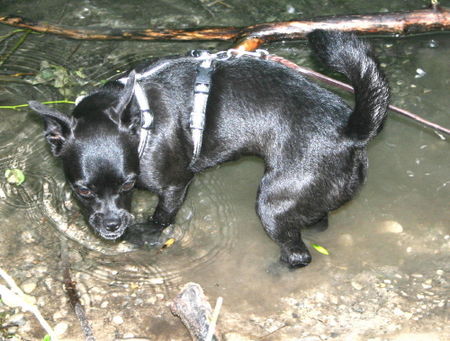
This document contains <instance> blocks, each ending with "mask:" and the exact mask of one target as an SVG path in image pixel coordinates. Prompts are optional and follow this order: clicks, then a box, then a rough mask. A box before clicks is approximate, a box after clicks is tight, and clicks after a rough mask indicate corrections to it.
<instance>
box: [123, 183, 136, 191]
mask: <svg viewBox="0 0 450 341" xmlns="http://www.w3.org/2000/svg"><path fill="white" fill-rule="evenodd" d="M133 187H134V181H128V182H125V183H124V184H123V185H122V187H121V188H120V191H121V192H128V191H130V190H131V189H133Z"/></svg>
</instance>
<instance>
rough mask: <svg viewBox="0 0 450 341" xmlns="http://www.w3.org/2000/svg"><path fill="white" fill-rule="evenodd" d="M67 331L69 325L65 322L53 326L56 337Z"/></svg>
mask: <svg viewBox="0 0 450 341" xmlns="http://www.w3.org/2000/svg"><path fill="white" fill-rule="evenodd" d="M67 329H69V324H68V323H67V322H60V323H58V324H57V325H56V326H55V328H54V331H55V334H56V335H58V336H61V335H63V334H65V333H66V332H67Z"/></svg>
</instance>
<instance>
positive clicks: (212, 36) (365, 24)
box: [0, 6, 450, 50]
mask: <svg viewBox="0 0 450 341" xmlns="http://www.w3.org/2000/svg"><path fill="white" fill-rule="evenodd" d="M0 23H3V24H6V25H10V26H14V27H21V28H26V29H30V30H33V31H36V32H40V33H47V34H55V35H60V36H64V37H67V38H71V39H82V40H153V41H162V40H165V41H167V40H178V41H187V40H225V41H229V40H231V41H241V42H242V43H241V48H244V49H247V50H254V49H255V48H257V47H259V46H260V45H261V44H263V43H267V42H273V41H280V40H295V39H304V38H305V37H306V35H307V34H308V33H309V32H311V31H313V30H314V29H317V28H321V29H330V30H340V31H353V32H358V33H372V34H374V33H377V34H379V33H390V34H412V33H419V32H428V31H443V30H450V11H449V9H447V8H444V7H439V6H433V7H432V8H429V9H423V10H416V11H412V12H393V13H377V14H367V15H344V16H334V17H321V18H314V19H310V20H304V21H299V20H294V21H287V22H275V23H264V24H257V25H252V26H247V27H210V28H198V29H185V30H181V29H172V30H152V29H143V30H130V31H126V30H120V29H114V30H113V31H109V32H108V31H104V32H101V31H90V30H81V29H74V28H66V27H62V26H57V25H51V24H45V23H35V22H32V21H28V20H26V19H24V18H22V17H19V16H0ZM246 44H250V46H251V47H247V45H246Z"/></svg>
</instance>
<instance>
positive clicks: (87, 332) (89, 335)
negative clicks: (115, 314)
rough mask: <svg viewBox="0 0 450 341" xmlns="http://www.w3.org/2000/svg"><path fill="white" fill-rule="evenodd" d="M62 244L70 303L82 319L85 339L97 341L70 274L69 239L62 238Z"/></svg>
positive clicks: (63, 265)
mask: <svg viewBox="0 0 450 341" xmlns="http://www.w3.org/2000/svg"><path fill="white" fill-rule="evenodd" d="M60 244H61V265H62V269H63V279H64V290H65V291H66V294H67V296H68V297H69V302H70V305H71V306H72V308H73V310H74V311H75V315H76V316H77V317H78V320H79V321H80V325H81V329H82V330H83V333H84V339H85V340H86V341H95V337H94V333H93V332H92V327H91V324H90V323H89V320H88V319H87V317H86V312H85V311H84V308H83V306H82V304H81V302H80V297H79V295H78V290H77V288H76V283H75V282H74V281H73V280H72V277H71V275H70V261H69V253H68V248H67V240H66V239H65V238H64V237H61V239H60Z"/></svg>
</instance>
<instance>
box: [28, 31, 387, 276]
mask: <svg viewBox="0 0 450 341" xmlns="http://www.w3.org/2000/svg"><path fill="white" fill-rule="evenodd" d="M308 38H309V42H310V45H311V47H312V49H313V50H314V52H315V53H316V55H317V56H318V57H319V58H320V59H321V60H322V62H324V63H325V64H326V65H328V66H329V67H331V68H332V69H333V70H335V71H338V72H341V73H343V74H344V75H345V76H347V77H348V78H349V79H350V80H351V83H352V85H353V86H354V88H355V108H354V109H353V110H352V109H351V108H350V107H349V106H348V105H346V104H345V103H344V102H343V100H342V99H341V98H340V97H338V96H337V95H335V94H333V93H330V92H329V91H327V90H325V89H323V88H320V87H319V86H317V85H316V84H314V83H311V82H309V81H308V80H306V79H305V78H304V77H302V76H301V75H299V74H298V73H296V72H294V71H292V70H291V69H289V68H287V67H285V66H283V65H280V64H277V63H275V62H271V61H265V60H261V59H255V58H248V57H242V58H231V59H229V60H217V61H216V62H215V65H214V71H213V73H212V82H211V89H210V95H209V99H208V102H207V110H206V124H205V129H204V136H203V145H202V149H201V153H200V156H199V157H198V159H196V160H195V162H191V161H192V155H193V142H192V136H191V130H190V112H191V110H192V106H193V87H194V82H195V79H196V74H197V67H198V64H199V63H200V62H199V61H198V59H196V58H193V57H176V58H175V57H174V58H168V59H163V60H162V61H163V62H164V63H163V64H161V60H159V61H157V62H156V63H155V64H152V65H147V69H149V68H150V69H151V68H154V72H153V73H151V75H150V76H149V77H147V78H146V79H145V80H143V81H142V82H141V86H142V87H143V88H144V89H145V93H146V95H147V97H148V100H149V103H150V108H151V111H152V113H153V114H154V122H153V124H154V126H153V128H152V129H151V130H150V131H149V137H148V139H147V140H146V143H145V146H144V150H143V155H142V156H141V157H140V156H139V153H138V145H139V141H140V134H141V133H140V131H141V130H140V125H141V113H140V109H139V107H138V104H137V100H136V96H135V93H134V90H133V89H134V82H135V80H134V78H135V73H134V71H133V72H131V73H130V75H129V77H128V82H127V83H126V84H125V85H123V84H121V83H120V82H117V81H116V82H111V83H109V84H108V85H106V86H105V87H103V88H101V89H98V90H97V91H96V92H94V93H93V94H91V95H89V96H88V97H86V98H84V99H83V100H82V101H81V102H80V103H79V104H78V105H77V106H76V107H75V109H74V111H73V115H72V116H66V115H64V114H62V113H60V112H58V111H56V110H54V109H50V108H48V107H46V106H44V105H42V104H40V103H38V102H34V101H32V102H30V106H31V108H32V109H33V110H35V111H37V112H38V113H39V114H40V115H41V116H42V117H43V118H44V120H45V136H46V138H47V140H48V142H49V143H50V146H51V149H52V152H53V154H54V155H55V156H59V157H61V158H62V160H63V165H64V172H65V175H66V177H67V179H68V181H69V182H70V184H71V186H72V188H73V190H74V192H75V194H76V197H77V198H78V200H79V201H80V203H81V206H82V207H83V208H84V209H85V211H86V212H85V214H86V218H87V220H88V221H89V224H90V225H91V226H92V227H93V228H94V229H95V231H96V232H97V233H98V234H99V235H100V236H101V237H103V238H105V239H113V240H115V239H118V238H119V237H121V236H122V235H123V234H124V232H125V230H126V228H127V227H128V226H129V225H130V224H131V221H132V215H131V214H130V207H131V192H132V189H133V188H134V187H135V185H136V186H137V187H140V188H144V189H147V190H149V191H152V192H154V193H156V194H157V195H158V197H159V202H158V205H157V207H156V210H155V212H154V214H153V217H152V218H151V219H150V221H149V225H151V226H150V227H149V229H156V230H160V231H161V230H162V229H164V228H165V227H167V226H168V225H170V224H172V223H173V222H174V219H175V215H176V214H177V211H178V210H179V208H180V206H181V205H182V203H183V200H184V198H185V195H186V191H187V188H188V186H189V183H190V182H191V180H192V177H193V176H194V174H195V173H198V172H200V171H203V170H204V169H207V168H209V167H212V166H215V165H217V164H219V163H222V162H225V161H228V160H234V159H237V158H238V157H240V156H241V155H257V156H260V157H261V158H263V159H264V162H265V174H264V176H263V178H262V181H261V185H260V187H259V191H258V198H257V212H258V214H259V217H260V218H261V221H262V224H263V226H264V229H265V230H266V232H267V233H268V235H269V236H270V237H271V238H272V239H273V240H274V241H275V242H276V243H277V244H278V245H279V246H280V248H281V259H282V260H283V261H284V262H286V263H287V264H288V265H289V266H291V267H301V266H305V265H307V264H308V263H309V262H310V261H311V255H310V253H309V252H308V249H307V248H306V246H305V244H304V243H303V241H302V239H301V234H300V230H301V228H304V227H310V226H315V227H320V228H325V227H326V226H327V223H328V212H329V211H331V210H334V209H336V208H338V207H339V206H341V205H342V204H344V203H345V202H347V201H349V200H350V199H351V198H352V197H353V196H354V195H355V193H356V192H357V190H358V189H359V188H360V186H361V184H362V183H363V182H364V179H365V176H366V169H367V156H366V151H365V147H366V145H367V143H368V141H369V140H370V139H371V138H373V137H374V136H375V135H376V134H377V133H378V132H379V131H380V129H381V127H382V124H383V121H384V119H385V117H386V110H387V106H388V101H389V90H388V86H387V82H386V80H385V78H384V76H383V75H382V73H381V72H380V70H379V67H378V65H377V62H376V61H375V60H374V58H373V56H372V53H371V51H370V49H369V47H368V46H367V45H366V44H365V43H363V42H361V41H360V40H359V39H357V38H356V37H355V36H354V35H351V34H344V33H338V32H327V31H314V32H313V33H311V34H310V35H309V37H308ZM138 71H139V70H138Z"/></svg>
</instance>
